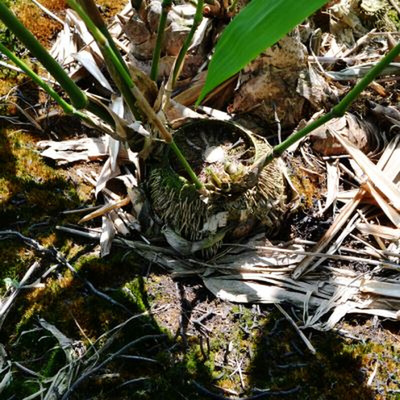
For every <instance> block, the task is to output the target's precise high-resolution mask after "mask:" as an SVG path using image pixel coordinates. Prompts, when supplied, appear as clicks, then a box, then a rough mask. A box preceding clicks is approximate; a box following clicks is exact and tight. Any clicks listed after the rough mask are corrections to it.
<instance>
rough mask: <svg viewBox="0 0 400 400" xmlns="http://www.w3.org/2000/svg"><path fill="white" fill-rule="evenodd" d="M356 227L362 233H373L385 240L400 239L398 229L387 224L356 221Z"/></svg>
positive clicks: (399, 230)
mask: <svg viewBox="0 0 400 400" xmlns="http://www.w3.org/2000/svg"><path fill="white" fill-rule="evenodd" d="M356 228H357V229H358V230H359V231H360V232H361V233H362V234H363V235H375V236H378V237H380V238H383V239H387V240H393V241H394V240H399V239H400V229H394V228H390V227H388V226H382V225H376V224H368V223H358V224H357V225H356Z"/></svg>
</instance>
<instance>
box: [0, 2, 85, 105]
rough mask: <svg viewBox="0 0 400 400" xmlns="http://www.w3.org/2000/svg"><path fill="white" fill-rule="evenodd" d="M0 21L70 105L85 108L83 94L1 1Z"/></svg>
mask: <svg viewBox="0 0 400 400" xmlns="http://www.w3.org/2000/svg"><path fill="white" fill-rule="evenodd" d="M0 19H1V20H2V21H3V22H4V24H5V25H6V26H7V28H8V29H10V31H11V32H13V33H14V34H15V36H16V37H17V38H18V39H19V40H20V41H21V42H22V43H23V44H24V45H25V46H26V47H27V48H28V49H29V50H30V52H31V53H32V54H33V55H34V57H36V58H37V59H38V60H39V61H40V63H41V64H42V65H43V66H44V67H45V68H46V69H47V70H48V71H49V73H50V74H51V75H52V76H53V77H54V79H55V80H56V81H57V82H58V83H59V84H60V85H61V87H62V88H63V89H64V90H65V91H66V93H67V94H68V96H69V98H70V99H71V103H72V105H73V106H74V107H75V108H76V109H78V110H80V109H82V108H85V107H86V105H87V102H88V100H87V97H86V95H85V93H84V92H83V91H82V90H81V89H80V88H79V87H78V86H77V85H76V84H75V82H74V81H73V80H72V79H71V78H70V77H69V76H68V74H67V73H66V72H65V71H64V69H63V68H62V67H61V66H60V64H58V62H57V61H56V60H54V58H53V57H52V56H51V55H50V54H49V53H48V51H47V50H46V49H45V48H44V47H43V46H42V45H41V44H40V43H39V42H38V41H37V39H36V38H35V37H34V36H33V35H32V33H31V32H29V31H28V30H27V29H26V28H25V26H24V25H22V23H21V22H20V21H19V20H18V18H17V17H16V16H15V15H14V14H13V13H12V12H11V11H10V10H9V8H8V7H7V6H6V5H5V3H4V2H3V1H2V0H1V1H0Z"/></svg>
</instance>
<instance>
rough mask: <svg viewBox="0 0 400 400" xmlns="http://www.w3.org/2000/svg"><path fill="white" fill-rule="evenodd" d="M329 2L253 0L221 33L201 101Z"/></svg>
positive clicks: (316, 0)
mask: <svg viewBox="0 0 400 400" xmlns="http://www.w3.org/2000/svg"><path fill="white" fill-rule="evenodd" d="M325 3H327V0H252V1H251V3H250V4H249V5H248V6H246V7H245V8H244V9H243V10H242V11H241V12H240V13H239V14H238V15H237V16H236V17H235V18H234V19H233V21H232V22H231V23H230V24H229V25H228V26H227V27H226V29H225V30H224V32H223V34H222V35H221V38H220V39H219V41H218V43H217V46H216V48H215V54H214V56H213V58H212V59H211V62H210V65H209V68H208V74H207V79H206V83H205V85H204V87H203V90H202V92H201V94H200V96H199V99H198V100H197V104H199V103H200V102H201V101H202V100H203V99H204V97H205V96H206V95H207V94H208V93H209V92H210V91H211V90H213V89H214V88H215V87H217V86H218V85H219V84H220V83H222V82H224V81H225V80H226V79H228V78H230V77H231V76H232V75H234V74H236V72H238V71H240V70H241V69H242V68H243V67H244V66H245V65H246V64H247V63H249V62H250V61H251V60H253V59H254V58H256V57H257V56H258V55H259V54H260V53H261V52H262V51H264V50H265V49H266V48H268V47H270V46H272V45H273V44H274V43H276V42H277V41H278V40H279V39H281V38H282V37H283V36H284V35H286V34H287V33H288V32H290V31H291V30H292V29H293V28H294V27H295V26H296V25H298V24H299V23H301V22H302V21H303V20H304V19H306V18H307V17H308V16H310V15H311V14H312V13H313V12H315V11H316V10H318V9H319V8H320V7H322V6H323V5H324V4H325Z"/></svg>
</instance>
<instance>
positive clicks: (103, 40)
mask: <svg viewBox="0 0 400 400" xmlns="http://www.w3.org/2000/svg"><path fill="white" fill-rule="evenodd" d="M80 2H81V3H82V4H83V6H81V4H79V3H78V2H77V1H76V0H69V1H68V3H69V4H70V6H71V7H72V8H73V9H74V10H75V11H76V12H77V13H78V14H79V16H80V17H81V19H82V20H83V21H84V23H85V25H86V26H87V28H88V29H89V31H90V33H91V34H92V36H93V37H94V38H95V40H96V42H97V44H98V45H99V48H100V50H101V52H102V54H103V57H104V61H105V63H106V66H107V69H108V72H109V73H110V75H111V77H112V79H113V81H114V82H115V84H116V85H117V87H118V89H119V91H120V92H121V94H122V96H123V98H124V100H125V101H126V103H127V104H128V107H129V109H130V110H131V112H132V114H133V115H134V116H135V118H136V119H137V120H140V119H141V116H140V113H139V111H138V109H137V106H136V100H135V98H134V97H133V96H132V93H131V91H130V90H129V86H127V85H126V82H125V80H124V79H123V78H122V76H121V71H122V70H123V73H124V75H129V70H128V67H127V65H126V64H125V61H124V60H123V58H122V57H121V55H120V54H119V52H118V50H117V47H116V46H115V43H114V41H113V39H112V37H111V35H110V33H109V32H108V29H107V27H106V25H105V24H104V21H103V19H102V18H101V15H100V13H99V11H98V10H97V7H96V4H95V3H94V2H93V0H80ZM88 14H89V15H90V16H89V15H88ZM92 17H93V18H94V20H93V19H92ZM111 54H112V56H111ZM115 58H116V59H118V67H119V68H120V69H119V70H116V68H115V65H116V64H115V63H114V61H113V59H115Z"/></svg>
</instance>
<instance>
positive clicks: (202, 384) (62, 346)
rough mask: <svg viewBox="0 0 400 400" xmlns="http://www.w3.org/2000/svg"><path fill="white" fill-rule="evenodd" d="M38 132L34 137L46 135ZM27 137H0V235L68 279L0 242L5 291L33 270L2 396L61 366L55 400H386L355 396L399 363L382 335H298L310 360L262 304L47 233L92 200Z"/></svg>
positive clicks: (9, 345) (35, 385) (14, 320)
mask: <svg viewBox="0 0 400 400" xmlns="http://www.w3.org/2000/svg"><path fill="white" fill-rule="evenodd" d="M30 101H32V99H31V100H30ZM47 122H48V124H47V125H46V126H45V135H47V134H48V133H49V132H55V133H57V131H56V129H57V128H56V127H57V124H55V125H54V124H53V122H52V121H50V120H48V121H47ZM58 122H61V123H64V121H62V120H59V121H58ZM35 135H38V133H34V134H32V133H24V132H21V131H19V130H16V129H15V128H13V129H10V127H9V126H8V127H6V126H3V128H1V129H0V182H1V186H0V213H1V218H0V230H4V229H12V230H16V231H19V232H21V233H23V234H24V235H25V236H28V237H31V238H33V239H34V240H37V241H38V242H40V243H41V244H42V245H43V246H45V247H46V248H48V249H52V246H55V247H56V248H57V249H59V250H60V252H61V253H62V254H63V255H64V256H65V257H66V258H67V259H68V262H69V263H70V265H71V266H72V267H73V268H74V269H75V270H76V272H71V270H69V269H68V268H66V265H65V263H64V264H63V263H62V262H60V259H57V256H56V253H55V252H54V251H53V252H51V251H50V252H47V253H43V252H37V251H35V250H33V249H32V248H30V247H29V246H27V243H25V242H22V241H16V240H15V238H13V239H11V238H5V237H1V236H0V239H3V240H0V252H1V255H2V256H1V260H0V264H1V268H0V271H1V274H0V277H1V279H3V280H4V279H5V278H10V279H11V281H14V282H18V281H20V279H21V278H22V276H23V275H24V273H25V272H26V270H27V269H28V268H29V266H30V265H32V263H33V262H34V261H38V262H39V263H40V265H39V267H38V269H37V271H36V272H35V274H34V275H33V276H32V277H31V279H30V282H34V283H35V284H34V287H33V288H29V289H23V290H21V292H20V294H19V296H18V297H17V300H16V302H15V303H14V304H13V306H12V308H11V311H10V312H9V313H8V315H7V318H6V319H5V322H4V324H3V326H2V330H1V331H0V340H1V344H2V345H3V346H4V347H3V348H2V349H1V350H2V353H3V354H2V356H3V361H2V362H1V370H0V374H1V377H0V382H3V383H4V384H2V386H1V385H0V386H1V389H0V393H1V396H2V398H4V399H22V398H25V397H28V396H33V394H34V393H38V392H39V391H40V390H41V389H44V390H49V388H50V386H51V384H52V383H51V382H55V380H54V379H55V378H54V377H60V376H61V374H63V373H65V372H66V371H70V370H69V369H68V368H70V367H71V365H72V366H73V368H75V369H73V370H71V371H72V372H68V373H69V375H67V377H69V378H70V381H69V382H67V383H65V382H64V383H63V384H64V387H62V382H61V383H60V382H59V383H58V385H59V386H57V385H55V386H54V387H58V389H57V390H59V391H60V392H62V391H63V393H64V396H66V397H65V398H68V399H166V400H174V399H191V400H194V399H223V398H251V399H261V398H269V399H274V398H287V399H315V400H317V399H318V400H323V399H332V400H334V399H338V400H339V399H341V400H342V399H374V398H381V399H384V398H387V399H389V398H390V395H389V394H388V393H386V392H385V390H383V391H382V394H380V393H379V391H378V394H377V391H376V390H375V389H373V388H372V386H368V385H367V381H368V379H369V378H370V376H371V374H372V373H373V370H374V367H375V365H377V363H378V362H379V367H380V372H379V373H378V375H377V379H378V378H379V380H380V382H386V383H388V382H389V381H388V379H391V383H392V384H393V388H395V387H396V371H397V368H398V367H399V363H400V360H399V359H398V357H397V356H396V357H397V358H396V357H395V356H393V354H394V353H395V351H396V349H395V348H393V349H392V348H391V347H390V346H391V345H389V344H388V343H386V342H385V340H387V339H386V338H385V337H383V338H382V339H379V341H378V342H379V343H378V342H376V341H375V342H374V339H373V338H371V337H369V338H368V337H366V336H365V339H364V341H362V340H361V341H353V340H351V339H344V338H342V337H341V336H339V335H336V334H333V333H318V332H306V333H307V334H308V335H309V336H310V339H311V341H312V343H313V345H314V346H315V347H316V349H317V354H316V355H312V354H310V353H309V352H308V350H307V349H306V347H305V345H304V343H303V342H302V341H301V339H300V338H299V336H298V335H297V333H296V332H295V330H294V329H293V328H292V327H291V325H290V324H289V323H288V322H287V321H286V319H285V318H283V317H282V315H281V314H280V313H279V312H278V311H277V310H275V309H274V308H273V307H267V306H262V307H258V306H253V307H247V306H246V307H245V306H241V305H233V304H229V303H223V302H221V301H219V300H218V299H216V298H214V297H213V296H212V295H211V294H210V293H209V292H208V291H207V290H206V289H205V288H204V287H203V285H202V283H201V281H197V280H194V279H193V280H181V281H177V282H175V281H173V280H172V279H171V276H170V275H169V273H168V272H166V271H163V270H160V269H159V268H158V267H156V266H155V265H152V264H151V263H149V262H148V261H145V260H143V259H141V258H140V256H137V255H135V254H133V253H129V252H128V251H126V250H121V249H114V252H113V254H112V255H111V256H110V257H108V259H103V260H100V259H98V257H97V255H96V254H97V251H96V252H93V245H92V244H91V243H88V242H86V241H84V240H77V239H74V238H71V237H68V236H65V235H63V234H61V233H59V232H57V231H56V230H55V226H56V224H57V223H65V222H74V221H75V222H76V219H77V218H79V216H78V217H76V216H75V217H73V218H75V220H74V219H72V220H69V219H68V218H64V217H62V216H60V214H59V213H60V212H61V211H64V210H66V209H68V208H74V207H77V206H80V205H82V202H88V201H92V200H93V199H92V198H91V196H90V190H87V192H85V193H82V192H80V190H82V189H81V188H78V186H77V184H76V183H75V182H74V181H73V180H71V179H70V178H69V177H68V176H69V175H68V174H67V173H66V171H59V170H55V169H53V168H51V167H50V166H48V165H46V164H45V163H44V162H43V160H41V159H40V157H39V156H38V154H37V153H36V150H35V147H34V143H35V141H36V140H37V136H35ZM42 138H43V139H47V137H42ZM0 234H1V232H0ZM8 284H10V282H9V283H8ZM11 285H12V282H11ZM11 291H12V290H11ZM11 291H10V290H9V291H8V292H6V288H5V287H3V288H2V293H7V294H9V293H10V292H11ZM118 326H120V328H118V329H116V328H115V327H118ZM393 336H394V337H396V338H397V336H395V334H393ZM379 346H380V347H379ZM382 357H387V359H388V360H389V359H390V360H389V361H390V362H391V364H390V366H387V365H386V366H385V365H384V364H383V361H382ZM8 362H10V364H8ZM387 364H388V363H387ZM71 368H72V367H71ZM385 368H386V369H385ZM7 374H8V375H7ZM10 374H11V375H10ZM385 374H386V375H385ZM390 374H392V375H393V374H394V375H393V376H392V375H390ZM2 379H4V380H2ZM384 379H386V381H385V380H384ZM65 385H67V386H65ZM74 385H75V386H74ZM65 387H70V388H71V387H72V388H73V390H70V392H68V391H67V392H66V391H65V390H66V389H65ZM397 387H399V385H397ZM1 390H2V392H1ZM393 390H395V389H393ZM43 393H45V392H43ZM43 393H42V394H43ZM65 393H68V394H67V395H65ZM273 393H275V394H273ZM54 396H55V397H54V398H62V396H61V395H57V394H56V393H55V394H54ZM379 396H381V397H379ZM393 396H395V394H394V395H393ZM31 398H33V397H31ZM393 398H395V397H393Z"/></svg>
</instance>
